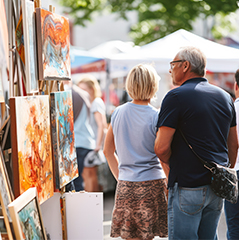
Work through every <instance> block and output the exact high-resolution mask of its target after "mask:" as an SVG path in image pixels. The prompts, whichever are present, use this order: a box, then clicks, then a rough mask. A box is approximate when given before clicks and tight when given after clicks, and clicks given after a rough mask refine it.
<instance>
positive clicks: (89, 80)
mask: <svg viewBox="0 0 239 240" xmlns="http://www.w3.org/2000/svg"><path fill="white" fill-rule="evenodd" d="M80 83H85V84H86V85H87V86H88V87H89V88H90V89H93V92H94V98H97V97H101V96H102V93H101V89H100V85H99V83H98V81H97V79H96V78H95V77H94V76H93V75H90V74H87V75H83V76H82V78H81V79H80V81H79V82H78V85H79V84H80Z"/></svg>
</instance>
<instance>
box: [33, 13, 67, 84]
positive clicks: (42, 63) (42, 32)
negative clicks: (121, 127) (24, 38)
mask: <svg viewBox="0 0 239 240" xmlns="http://www.w3.org/2000/svg"><path fill="white" fill-rule="evenodd" d="M36 20H37V21H36V22H37V33H38V34H37V38H38V39H37V44H38V66H39V79H40V80H70V79H71V73H70V71H71V67H70V34H69V20H68V19H67V18H65V17H62V16H60V15H58V14H55V13H52V12H49V11H47V10H44V9H41V8H37V9H36Z"/></svg>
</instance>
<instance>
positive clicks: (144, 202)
mask: <svg viewBox="0 0 239 240" xmlns="http://www.w3.org/2000/svg"><path fill="white" fill-rule="evenodd" d="M166 192H167V187H166V181H165V179H159V180H152V181H144V182H128V181H118V183H117V188H116V196H115V206H114V210H113V215H112V225H111V234H110V236H111V237H114V238H115V237H121V238H123V239H127V238H141V239H144V240H147V239H153V238H154V236H159V237H167V235H168V226H167V197H166Z"/></svg>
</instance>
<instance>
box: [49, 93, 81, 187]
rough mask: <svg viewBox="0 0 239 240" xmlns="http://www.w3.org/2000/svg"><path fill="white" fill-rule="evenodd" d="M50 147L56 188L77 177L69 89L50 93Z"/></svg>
mask: <svg viewBox="0 0 239 240" xmlns="http://www.w3.org/2000/svg"><path fill="white" fill-rule="evenodd" d="M50 109H51V124H52V146H53V147H52V148H53V158H54V168H55V169H54V172H55V181H56V188H58V189H59V188H62V187H64V186H65V185H66V184H67V183H69V182H70V181H72V180H73V179H75V178H76V177H78V165H77V159H76V149H75V136H74V119H73V107H72V93H71V91H70V90H69V91H62V92H54V93H51V108H50Z"/></svg>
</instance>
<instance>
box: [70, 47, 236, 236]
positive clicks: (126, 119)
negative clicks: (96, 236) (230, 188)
mask: <svg viewBox="0 0 239 240" xmlns="http://www.w3.org/2000/svg"><path fill="white" fill-rule="evenodd" d="M169 73H170V74H171V77H172V82H173V84H174V85H175V86H176V87H175V88H174V89H172V90H170V91H169V92H168V93H167V94H166V96H165V97H164V99H163V101H162V105H161V108H160V109H156V108H154V107H153V106H152V105H151V104H150V103H151V101H152V100H153V99H154V96H155V93H156V92H157V91H158V90H159V91H160V89H158V86H159V85H158V82H159V79H160V77H159V76H158V74H157V72H156V70H155V69H154V67H153V66H151V65H147V64H139V65H137V66H135V67H133V68H132V69H131V71H130V72H129V74H128V76H127V79H126V84H125V85H126V86H125V87H126V92H127V94H128V95H129V96H130V98H131V99H132V101H128V102H126V103H124V104H121V105H120V106H118V107H116V109H115V110H114V112H113V113H112V116H111V120H110V123H109V125H108V126H107V123H106V115H105V105H104V102H103V100H102V94H101V91H100V86H99V84H98V82H97V80H96V79H95V78H94V77H92V76H90V75H89V76H85V77H84V78H82V79H80V81H79V82H78V83H77V86H76V85H74V86H70V87H71V89H72V96H73V110H74V121H75V141H76V150H77V161H78V167H79V173H80V176H79V177H78V178H77V179H75V180H74V181H73V184H71V185H70V186H69V188H72V187H73V188H74V189H75V190H76V191H81V190H83V189H85V190H86V191H99V190H100V188H99V183H98V178H97V165H98V164H97V160H98V162H99V164H100V163H101V162H103V161H104V160H105V158H106V159H107V163H108V165H109V168H110V170H111V172H112V174H113V176H114V177H115V179H116V181H117V185H116V193H115V206H114V209H113V213H112V225H111V237H113V238H115V237H121V238H122V239H128V240H141V239H142V240H150V239H153V238H154V237H155V236H159V237H168V239H170V240H171V239H190V240H192V239H212V240H213V239H215V240H216V239H217V227H218V222H219V218H220V215H221V212H222V208H223V205H224V208H225V216H226V222H227V228H228V231H227V237H228V239H229V240H231V239H239V201H238V202H237V203H236V204H232V203H230V202H228V201H226V200H223V199H222V198H220V197H218V196H217V195H216V194H215V193H214V192H213V190H212V189H211V188H210V183H211V172H210V171H209V170H208V169H207V168H205V167H204V166H203V164H202V163H201V162H200V161H199V159H198V158H197V156H196V155H195V152H196V153H197V155H199V156H200V157H201V158H202V159H203V160H204V161H207V162H215V163H217V164H219V165H223V166H230V168H234V167H235V169H236V170H237V175H239V159H238V157H237V151H238V135H239V134H237V132H238V131H239V127H238V125H237V122H238V121H239V70H238V71H237V72H236V74H235V79H236V81H235V87H234V92H235V96H236V100H235V102H234V101H233V99H232V97H231V96H230V94H229V93H227V92H226V91H224V90H223V89H221V88H220V87H217V86H214V85H212V84H210V83H209V82H208V80H207V79H206V78H205V74H206V57H205V55H204V54H203V53H202V52H201V50H200V49H198V48H196V47H191V46H190V47H184V48H182V49H181V50H180V51H179V52H178V53H177V54H176V56H175V58H174V59H173V61H172V62H170V69H169ZM185 139H186V140H185ZM188 143H189V144H188ZM192 147H193V149H194V150H193V151H192ZM102 148H103V152H104V154H102ZM99 159H100V160H99ZM90 161H91V162H90ZM83 183H84V184H83ZM72 185H73V186H72Z"/></svg>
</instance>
